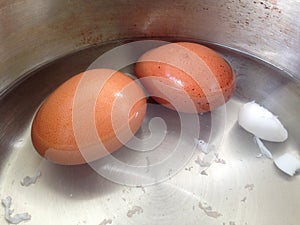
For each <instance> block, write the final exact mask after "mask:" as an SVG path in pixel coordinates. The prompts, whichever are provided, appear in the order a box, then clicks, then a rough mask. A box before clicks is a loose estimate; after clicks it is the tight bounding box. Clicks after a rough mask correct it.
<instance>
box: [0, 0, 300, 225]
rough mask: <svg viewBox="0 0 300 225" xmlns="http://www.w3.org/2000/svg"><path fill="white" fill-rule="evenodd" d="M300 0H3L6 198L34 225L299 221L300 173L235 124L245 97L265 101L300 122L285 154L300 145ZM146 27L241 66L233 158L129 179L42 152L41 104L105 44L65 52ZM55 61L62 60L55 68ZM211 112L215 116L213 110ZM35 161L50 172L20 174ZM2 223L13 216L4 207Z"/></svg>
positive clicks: (0, 76) (231, 128)
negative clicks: (134, 181) (153, 178)
mask: <svg viewBox="0 0 300 225" xmlns="http://www.w3.org/2000/svg"><path fill="white" fill-rule="evenodd" d="M299 10H300V1H299V0H291V1H283V0H253V1H247V0H224V1H219V0H197V1H193V0H183V1H176V0H172V1H171V0H165V1H144V0H140V1H132V0H128V1H119V0H113V1H108V0H102V1H89V0H88V1H83V0H70V1H69V0H68V1H60V0H52V1H50V0H35V1H33V0H13V1H0V40H1V45H0V101H1V105H0V121H1V124H0V147H1V149H0V156H1V159H0V168H1V170H0V197H1V199H3V198H5V197H6V196H8V195H10V196H12V197H13V207H15V208H16V211H17V212H20V211H28V212H29V213H31V215H32V220H31V221H30V222H29V223H28V224H34V225H35V224H40V223H43V224H66V225H69V224H70V225H71V224H101V225H104V224H122V225H124V224H202V223H203V224H226V225H227V224H230V225H233V224H236V225H240V224H243V225H246V224H249V225H250V224H258V225H260V224H273V225H275V224H278V225H279V224H291V225H296V224H298V221H299V220H300V218H299V213H298V209H299V207H300V206H299V202H300V195H299V190H298V189H299V185H300V181H299V177H294V178H288V177H286V176H285V175H284V174H281V173H280V172H278V171H276V170H275V168H273V164H272V162H270V161H267V160H265V159H262V160H261V159H256V158H255V153H253V151H255V150H253V149H255V145H253V143H252V141H251V138H249V137H248V136H247V134H246V133H245V132H244V133H243V131H242V130H240V129H239V127H238V126H237V125H236V114H237V111H238V108H239V106H240V104H241V103H242V102H243V101H246V100H249V99H255V100H258V101H260V102H262V103H264V104H265V106H268V107H269V108H271V109H272V110H274V111H275V112H276V113H277V114H278V115H279V116H280V117H281V118H283V120H284V123H285V125H286V126H287V127H288V130H289V132H290V134H291V139H289V142H288V143H285V144H283V145H273V144H269V147H271V148H273V149H274V151H275V152H274V154H275V155H276V156H279V155H280V154H281V153H283V152H286V151H293V152H294V153H296V154H299V153H298V149H297V148H299V144H300V143H299V140H298V139H297V137H299V135H300V130H299V127H298V125H297V122H296V121H297V120H298V113H299V112H300V104H299V103H300V92H299V90H300V88H299V87H300V84H299V81H298V80H299V79H300V74H299V71H300V54H299V51H300V26H299V21H300V14H299ZM143 38H146V39H151V38H155V39H160V38H162V39H170V38H171V39H176V40H194V41H200V42H203V43H207V44H209V45H212V46H215V48H216V50H219V51H220V52H221V53H222V54H223V55H224V56H225V57H227V60H228V61H229V62H230V63H231V64H232V66H233V67H234V68H235V70H236V72H237V77H238V86H237V95H236V97H235V98H234V99H233V100H232V101H231V102H229V104H228V106H227V107H228V109H227V111H228V110H229V111H230V112H228V114H227V125H226V129H225V139H226V138H227V139H226V140H230V141H227V142H226V141H225V144H224V145H223V148H225V149H226V151H224V153H223V154H224V155H223V156H224V157H225V158H226V157H227V158H226V161H227V165H225V166H224V167H220V165H219V164H217V165H213V166H212V167H211V168H210V170H209V171H207V173H208V174H209V176H205V173H206V172H205V171H206V170H205V171H204V170H202V171H199V168H198V166H199V165H198V164H199V161H197V158H196V160H192V161H191V164H188V165H186V167H185V168H184V169H182V171H181V172H179V173H178V174H177V175H175V177H174V178H173V179H171V180H170V181H168V182H163V183H160V184H158V185H154V186H149V187H142V186H139V187H127V186H123V185H119V184H116V183H112V182H110V181H108V180H106V179H104V178H102V177H99V176H98V175H97V174H96V173H95V172H94V171H93V170H92V169H91V168H90V167H88V166H79V167H67V168H66V167H61V166H56V165H53V164H50V163H47V162H45V163H43V164H41V159H40V158H39V157H38V155H35V153H34V151H32V145H31V142H30V133H29V132H30V123H31V119H32V117H33V115H34V112H35V110H36V109H37V107H38V105H39V104H40V103H41V102H42V101H43V99H44V98H45V97H46V96H47V95H48V94H49V93H50V92H51V91H52V90H53V89H54V88H55V87H56V86H57V85H58V84H59V83H61V82H62V81H63V80H64V79H65V78H66V77H64V76H63V74H64V72H65V71H68V73H70V74H71V73H72V72H75V71H79V70H81V69H83V68H85V67H86V66H87V65H88V63H89V62H90V61H91V60H92V59H93V58H95V57H96V55H97V54H99V52H101V51H97V50H96V51H95V50H91V51H88V50H86V51H83V52H81V53H78V54H79V55H80V54H81V56H80V57H81V58H82V59H84V60H83V61H82V62H79V61H78V60H74V61H72V57H71V58H67V59H63V60H61V61H58V62H56V61H55V60H56V59H60V58H61V57H63V56H67V55H69V54H71V53H76V52H79V51H80V50H83V49H88V48H89V47H92V46H99V45H100V46H101V45H102V44H105V43H111V42H112V43H114V41H116V40H126V39H143ZM222 46H225V48H223V47H222ZM95 48H96V49H97V47H95ZM231 50H232V51H233V52H234V53H232V52H231ZM239 53H241V55H239ZM76 54H77V53H76ZM245 54H246V55H245ZM83 55H84V56H83ZM250 56H253V57H254V58H255V59H253V58H251V57H250ZM77 57H79V56H78V55H77ZM80 57H79V58H80ZM53 61H55V62H54V64H53V66H52V67H49V68H48V69H47V68H46V69H42V68H43V66H45V65H48V64H49V63H51V62H53ZM261 61H263V62H267V63H268V64H264V63H262V62H261ZM72 63H73V64H72ZM80 63H81V64H80ZM256 63H258V64H256ZM272 66H274V67H272ZM53 68H58V69H57V70H55V74H52V73H53ZM32 71H42V72H41V73H39V72H36V73H39V77H40V78H39V79H35V78H34V77H33V78H32V80H30V79H27V78H28V77H29V76H28V75H31V74H32ZM274 71H276V74H273V72H274ZM290 76H291V77H290ZM35 77H36V76H35ZM292 77H294V78H295V79H293V78H292ZM41 85H44V86H43V87H41ZM37 93H38V94H37ZM163 112H164V113H165V111H163ZM162 114H163V113H162ZM204 116H205V118H204V119H203V121H204V122H207V123H208V122H209V119H210V117H209V116H208V115H204ZM166 118H168V116H166ZM174 118H175V117H174ZM169 122H170V123H171V124H172V120H171V121H169ZM169 142H170V143H171V142H172V139H171V140H169ZM24 149H25V150H24ZM28 149H29V150H28ZM282 149H284V150H282ZM280 150H282V151H283V152H280ZM117 156H118V155H117ZM118 157H126V156H124V155H123V156H122V153H120V155H119V156H118ZM195 161H196V162H198V164H197V163H196V164H195ZM36 168H39V169H40V170H42V177H41V180H40V181H39V183H37V184H35V185H32V186H29V187H24V186H22V185H20V181H21V180H22V179H23V178H24V177H25V175H26V174H27V175H30V174H31V175H32V174H33V173H34V171H35V170H36ZM203 171H204V172H203ZM189 172H190V173H189ZM200 172H201V173H203V174H204V175H203V174H200ZM187 174H188V175H187ZM42 178H43V179H42ZM211 206H212V207H211ZM0 223H1V224H4V223H6V221H5V219H4V210H3V211H1V210H0Z"/></svg>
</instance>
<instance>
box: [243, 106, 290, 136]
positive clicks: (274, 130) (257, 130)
mask: <svg viewBox="0 0 300 225" xmlns="http://www.w3.org/2000/svg"><path fill="white" fill-rule="evenodd" d="M238 123H239V125H240V126H241V127H243V128H244V129H245V130H246V131H248V132H250V133H252V134H253V135H254V136H256V137H258V138H260V139H263V140H265V141H272V142H283V141H285V140H286V139H287V138H288V132H287V130H286V129H285V128H284V126H283V125H282V124H281V122H280V121H279V120H278V118H277V117H276V116H275V115H273V114H272V113H271V112H270V111H268V110H267V109H265V108H264V107H262V106H260V105H259V104H257V103H255V102H254V101H252V102H248V103H246V104H244V105H243V106H242V108H241V110H240V112H239V115H238Z"/></svg>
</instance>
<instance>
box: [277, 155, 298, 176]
mask: <svg viewBox="0 0 300 225" xmlns="http://www.w3.org/2000/svg"><path fill="white" fill-rule="evenodd" d="M274 163H275V165H276V166H277V167H278V168H279V169H280V170H281V171H283V172H284V173H286V174H288V175H290V176H294V175H295V173H296V172H297V171H298V170H299V169H300V161H299V159H297V158H295V157H294V156H293V155H291V154H290V153H285V154H283V155H282V156H280V157H279V158H277V159H275V160H274Z"/></svg>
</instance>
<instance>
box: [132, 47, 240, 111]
mask: <svg viewBox="0 0 300 225" xmlns="http://www.w3.org/2000/svg"><path fill="white" fill-rule="evenodd" d="M135 72H136V76H137V77H139V78H141V82H142V83H143V85H144V86H145V87H146V89H147V90H148V91H149V93H150V95H151V96H152V97H153V99H155V100H156V101H157V102H158V103H160V104H162V105H164V106H166V107H168V108H171V109H175V108H176V110H178V111H182V112H207V111H210V110H213V109H215V108H217V107H219V106H220V105H222V104H224V103H225V102H226V101H228V100H229V98H230V97H231V96H232V95H233V93H234V89H235V76H234V74H233V71H232V69H231V67H230V65H229V64H228V63H227V62H226V61H225V60H224V59H223V58H222V57H221V56H220V55H219V54H218V53H216V52H215V51H213V50H212V49H210V48H207V47H205V46H203V45H200V44H196V43H189V42H178V43H171V44H167V45H163V46H160V47H158V48H155V49H152V50H150V51H148V52H146V53H145V54H144V55H142V56H141V57H140V59H139V60H138V63H137V64H136V66H135Z"/></svg>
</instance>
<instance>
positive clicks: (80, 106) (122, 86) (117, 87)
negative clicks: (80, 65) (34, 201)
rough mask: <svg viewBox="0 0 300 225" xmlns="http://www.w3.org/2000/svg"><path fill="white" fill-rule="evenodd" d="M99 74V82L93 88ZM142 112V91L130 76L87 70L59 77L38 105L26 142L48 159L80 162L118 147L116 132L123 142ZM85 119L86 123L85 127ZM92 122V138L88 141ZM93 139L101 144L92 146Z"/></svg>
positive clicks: (90, 159)
mask: <svg viewBox="0 0 300 225" xmlns="http://www.w3.org/2000/svg"><path fill="white" fill-rule="evenodd" d="M103 77H106V78H105V79H104V78H103ZM101 79H102V80H103V79H104V80H105V83H104V85H103V88H102V89H101V88H100V90H98V89H99V87H98V86H99V84H100V85H101V82H102V80H101ZM80 82H81V83H80ZM83 82H84V85H83ZM99 82H100V83H99ZM80 85H81V86H80ZM79 87H81V89H79ZM80 91H81V92H80ZM78 93H80V95H78ZM77 95H78V96H77ZM93 97H94V99H93ZM87 109H92V110H89V111H87ZM145 113H146V97H145V94H144V92H143V90H142V88H141V87H140V86H139V84H137V83H136V82H135V81H134V80H133V79H131V78H129V77H128V76H126V75H125V74H123V73H121V72H116V71H114V70H110V69H95V70H89V71H86V72H84V73H80V74H78V75H76V76H74V77H72V78H70V79H69V80H67V81H66V82H64V83H63V84H62V85H61V86H59V87H58V88H57V89H56V90H55V91H54V92H53V93H52V94H51V95H50V96H49V97H48V98H47V99H46V101H45V102H44V103H43V104H42V106H41V107H40V108H39V110H38V112H37V113H36V115H35V118H34V120H33V123H32V130H31V137H32V143H33V145H34V147H35V149H36V150H37V152H38V153H39V154H40V155H41V156H43V157H45V158H46V159H48V160H50V161H52V162H54V163H57V164H64V165H76V164H83V163H86V162H89V161H94V160H96V159H99V158H101V157H103V156H105V155H107V154H109V153H111V152H113V151H115V150H117V149H118V148H120V147H121V146H122V142H121V141H120V140H119V137H120V136H121V137H122V140H123V143H124V141H128V140H129V139H130V138H131V137H132V136H133V134H134V133H135V132H136V131H137V130H138V129H139V127H140V126H141V124H142V121H143V119H144V116H145ZM75 117H76V121H75V119H74V118H75ZM89 117H92V118H89ZM89 121H91V123H92V126H89V127H88V126H86V124H88V122H89ZM126 125H128V126H129V127H130V128H128V126H126ZM94 127H95V133H96V134H95V136H97V137H96V139H97V140H92V139H91V140H90V137H93V128H94ZM74 128H76V129H74ZM127 128H128V129H130V132H128V129H127ZM75 131H76V132H77V133H76V132H75ZM75 134H77V135H75ZM117 136H118V137H117ZM80 137H83V140H80ZM99 141H101V143H102V144H103V146H104V147H105V148H104V149H101V148H99V146H96V145H97V143H98V142H99ZM79 142H81V143H80V144H81V145H80V148H79V146H78V145H79ZM83 142H84V143H83ZM82 143H83V144H82ZM82 146H83V147H82ZM91 146H95V147H96V148H91ZM100 147H101V146H100ZM82 153H84V155H82Z"/></svg>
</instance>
